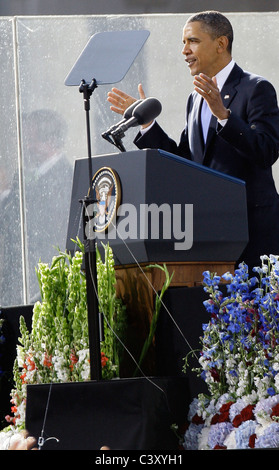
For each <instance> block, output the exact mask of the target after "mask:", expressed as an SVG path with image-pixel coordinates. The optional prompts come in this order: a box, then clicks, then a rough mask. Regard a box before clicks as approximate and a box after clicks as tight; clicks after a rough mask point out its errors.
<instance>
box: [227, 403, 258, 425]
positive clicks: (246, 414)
mask: <svg viewBox="0 0 279 470" xmlns="http://www.w3.org/2000/svg"><path fill="white" fill-rule="evenodd" d="M254 408H255V405H247V406H245V408H243V410H241V412H240V414H238V415H236V416H235V417H234V419H233V421H232V424H233V426H234V427H235V428H238V427H239V426H240V425H241V423H243V421H249V420H253V419H255V416H254V413H253V409H254Z"/></svg>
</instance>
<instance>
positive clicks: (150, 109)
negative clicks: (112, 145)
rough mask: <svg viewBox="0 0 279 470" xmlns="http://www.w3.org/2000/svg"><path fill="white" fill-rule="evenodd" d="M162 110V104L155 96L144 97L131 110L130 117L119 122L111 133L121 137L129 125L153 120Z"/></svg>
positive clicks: (132, 125) (133, 125) (137, 124)
mask: <svg viewBox="0 0 279 470" xmlns="http://www.w3.org/2000/svg"><path fill="white" fill-rule="evenodd" d="M161 111H162V105H161V103H160V101H159V100H157V99H156V98H151V97H150V98H146V99H145V100H143V101H142V102H141V103H139V104H138V105H137V106H136V107H135V108H134V110H133V112H132V117H131V118H130V119H128V120H126V121H125V122H124V123H119V125H118V127H117V128H116V129H114V130H113V131H112V132H111V134H112V136H113V137H117V138H122V137H124V132H125V131H127V130H128V129H129V128H130V127H135V126H139V125H143V124H147V123H148V122H151V121H153V120H154V119H155V118H156V117H157V116H159V114H160V113H161Z"/></svg>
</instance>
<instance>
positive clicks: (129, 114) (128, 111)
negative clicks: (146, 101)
mask: <svg viewBox="0 0 279 470" xmlns="http://www.w3.org/2000/svg"><path fill="white" fill-rule="evenodd" d="M142 101H143V100H137V101H135V102H134V103H132V104H131V105H130V106H129V107H128V108H127V109H126V110H125V111H124V113H123V118H124V119H125V120H128V119H130V118H131V117H133V111H134V109H135V108H136V107H137V106H138V105H139V104H140V103H142Z"/></svg>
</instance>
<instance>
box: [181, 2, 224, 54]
mask: <svg viewBox="0 0 279 470" xmlns="http://www.w3.org/2000/svg"><path fill="white" fill-rule="evenodd" d="M194 21H199V22H200V23H202V25H203V29H204V30H205V31H206V32H207V33H208V34H210V35H211V36H212V37H213V39H215V38H219V37H220V36H226V37H227V38H228V52H229V53H231V51H232V42H233V28H232V25H231V23H230V22H229V20H228V18H226V17H225V16H224V15H222V13H219V12H218V11H213V10H211V11H202V12H200V13H196V14H194V15H192V16H190V18H189V19H188V20H187V23H193V22H194Z"/></svg>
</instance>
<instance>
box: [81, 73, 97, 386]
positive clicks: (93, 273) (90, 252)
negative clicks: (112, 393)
mask: <svg viewBox="0 0 279 470" xmlns="http://www.w3.org/2000/svg"><path fill="white" fill-rule="evenodd" d="M95 88H97V84H96V80H95V79H93V80H92V82H91V83H90V84H89V85H88V84H86V83H85V81H84V80H82V81H81V84H80V86H79V91H80V93H83V100H84V110H85V113H86V130H87V149H88V175H89V192H88V195H87V196H86V197H85V198H84V199H83V200H82V203H83V223H84V249H85V253H84V261H85V274H86V291H87V316H88V336H89V357H90V378H91V380H100V379H101V378H102V368H101V350H100V325H99V303H98V285H97V267H96V249H95V239H93V240H91V239H87V238H86V234H85V223H86V217H87V215H86V214H87V207H88V205H89V204H92V203H94V202H95V201H94V200H93V199H92V197H91V196H92V178H93V173H92V154H91V136H90V116H89V111H90V97H91V95H92V93H93V91H94V90H95Z"/></svg>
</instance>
